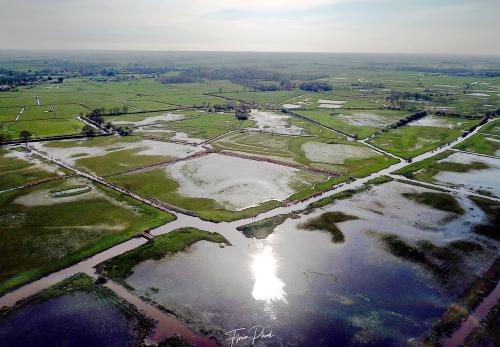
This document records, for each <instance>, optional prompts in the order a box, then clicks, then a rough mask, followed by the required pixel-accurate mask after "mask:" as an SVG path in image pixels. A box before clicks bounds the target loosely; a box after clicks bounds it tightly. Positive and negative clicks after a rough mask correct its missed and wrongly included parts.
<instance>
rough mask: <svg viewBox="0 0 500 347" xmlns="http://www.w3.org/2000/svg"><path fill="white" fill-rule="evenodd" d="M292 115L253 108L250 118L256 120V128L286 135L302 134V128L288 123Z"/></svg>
mask: <svg viewBox="0 0 500 347" xmlns="http://www.w3.org/2000/svg"><path fill="white" fill-rule="evenodd" d="M289 118H290V116H287V115H285V114H278V113H275V112H267V111H259V110H252V112H251V113H250V119H251V120H253V121H255V122H256V126H257V128H255V129H256V130H260V131H263V132H270V133H276V134H285V135H300V134H301V133H302V132H303V129H302V128H299V127H297V126H295V125H290V124H288V119H289Z"/></svg>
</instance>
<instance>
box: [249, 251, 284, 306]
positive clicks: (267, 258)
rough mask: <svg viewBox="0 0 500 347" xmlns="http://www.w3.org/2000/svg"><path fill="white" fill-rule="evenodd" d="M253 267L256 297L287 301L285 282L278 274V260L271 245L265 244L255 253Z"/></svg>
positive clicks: (256, 298)
mask: <svg viewBox="0 0 500 347" xmlns="http://www.w3.org/2000/svg"><path fill="white" fill-rule="evenodd" d="M251 268H252V274H253V276H254V278H255V283H254V286H253V290H252V296H253V297H254V299H255V300H262V301H273V300H280V301H283V302H285V303H286V298H285V296H286V294H285V290H284V286H285V283H283V281H282V280H281V279H280V278H278V276H277V275H276V270H277V262H276V259H275V254H274V253H273V249H272V247H271V246H264V247H262V248H261V250H260V251H259V252H258V253H257V254H255V255H253V257H252V264H251Z"/></svg>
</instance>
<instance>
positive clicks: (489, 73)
mask: <svg viewBox="0 0 500 347" xmlns="http://www.w3.org/2000/svg"><path fill="white" fill-rule="evenodd" d="M397 69H398V70H401V71H414V72H424V73H433V74H443V75H448V76H473V77H499V76H500V71H498V70H479V69H468V68H442V67H423V66H400V67H398V68H397Z"/></svg>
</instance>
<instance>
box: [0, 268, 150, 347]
mask: <svg viewBox="0 0 500 347" xmlns="http://www.w3.org/2000/svg"><path fill="white" fill-rule="evenodd" d="M0 323H1V324H0V344H1V345H2V346H29V345H33V342H34V341H36V344H37V345H39V346H45V345H52V344H53V342H54V341H57V342H58V344H60V345H66V346H86V345H94V346H96V345H99V346H139V345H141V344H142V343H143V341H144V339H145V338H146V337H147V336H148V335H149V334H150V333H151V331H152V329H153V326H154V323H153V321H152V320H150V319H148V318H146V317H145V316H144V315H143V314H142V313H141V312H139V311H138V310H137V309H136V308H135V307H134V306H133V305H131V304H128V303H127V302H125V301H124V300H122V299H120V298H118V297H117V296H115V295H114V294H113V293H112V292H111V291H110V290H109V289H106V288H103V287H102V286H98V285H96V284H95V283H94V280H93V279H92V278H91V277H88V276H87V275H84V274H77V275H74V276H72V277H70V278H68V279H66V280H64V281H63V282H61V283H59V284H56V285H54V286H53V287H50V288H48V289H46V290H44V291H42V292H40V293H38V294H36V295H34V296H32V297H30V298H28V299H27V300H25V301H23V302H21V303H18V304H17V305H16V306H15V307H13V308H10V309H4V310H3V311H0Z"/></svg>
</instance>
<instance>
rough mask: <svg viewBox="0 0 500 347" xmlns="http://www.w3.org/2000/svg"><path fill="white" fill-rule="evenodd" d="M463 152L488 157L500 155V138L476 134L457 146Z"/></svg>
mask: <svg viewBox="0 0 500 347" xmlns="http://www.w3.org/2000/svg"><path fill="white" fill-rule="evenodd" d="M455 148H456V149H460V150H462V151H469V152H475V153H480V154H488V155H495V156H499V155H500V138H498V137H495V136H488V135H486V134H476V135H474V136H471V137H470V138H468V139H467V140H465V141H464V142H462V143H460V144H458V145H456V146H455Z"/></svg>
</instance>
